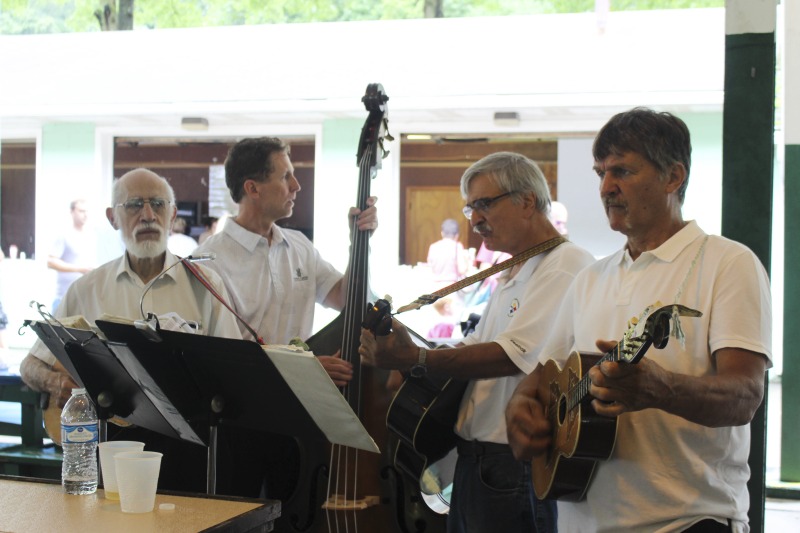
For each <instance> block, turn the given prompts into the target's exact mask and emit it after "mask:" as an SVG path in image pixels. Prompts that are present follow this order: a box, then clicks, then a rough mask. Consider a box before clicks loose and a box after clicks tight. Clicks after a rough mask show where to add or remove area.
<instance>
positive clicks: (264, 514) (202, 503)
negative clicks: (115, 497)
mask: <svg viewBox="0 0 800 533" xmlns="http://www.w3.org/2000/svg"><path fill="white" fill-rule="evenodd" d="M162 503H172V504H174V505H175V508H174V509H173V510H161V509H159V505H160V504H162ZM279 514H280V502H279V501H276V500H251V499H245V498H229V497H225V496H204V495H196V496H188V495H177V494H173V493H159V494H157V495H156V504H155V508H154V509H153V511H152V512H150V513H141V514H130V513H123V512H122V511H121V510H120V507H119V502H118V501H111V500H107V499H105V497H104V494H103V489H98V490H97V492H96V493H95V494H89V495H83V496H74V495H70V494H65V493H64V490H63V489H62V488H61V484H60V483H57V482H53V481H48V480H38V479H32V478H21V477H10V476H0V531H3V532H29V531H36V532H42V533H44V532H49V531H52V532H63V531H86V532H95V531H113V532H114V533H127V532H131V533H134V532H136V533H141V532H148V531H155V532H158V533H171V532H175V533H178V532H180V533H184V532H195V531H225V532H226V533H227V532H245V531H258V532H261V531H272V527H273V521H274V520H275V519H276V518H278V515H279Z"/></svg>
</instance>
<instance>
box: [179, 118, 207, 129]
mask: <svg viewBox="0 0 800 533" xmlns="http://www.w3.org/2000/svg"><path fill="white" fill-rule="evenodd" d="M181 128H183V129H185V130H194V131H205V130H207V129H208V119H207V118H203V117H183V118H182V119H181Z"/></svg>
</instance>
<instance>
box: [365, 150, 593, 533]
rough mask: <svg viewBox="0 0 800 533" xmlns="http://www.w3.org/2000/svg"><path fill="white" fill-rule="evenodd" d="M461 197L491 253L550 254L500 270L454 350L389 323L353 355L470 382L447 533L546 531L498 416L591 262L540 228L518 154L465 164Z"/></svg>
mask: <svg viewBox="0 0 800 533" xmlns="http://www.w3.org/2000/svg"><path fill="white" fill-rule="evenodd" d="M461 194H462V196H463V197H464V198H465V199H466V200H467V205H466V206H465V207H464V214H465V215H466V217H467V218H469V220H470V223H471V225H472V227H473V231H475V232H476V233H479V234H480V235H481V236H482V237H483V239H484V242H485V244H486V246H487V248H489V249H490V250H496V251H502V252H507V253H509V254H512V255H517V254H521V253H524V252H526V251H531V250H532V249H534V248H536V247H539V245H543V244H545V243H548V242H550V243H552V244H553V245H555V247H554V248H550V249H549V250H548V251H547V252H546V253H545V252H543V253H541V254H537V255H535V256H532V257H530V258H529V259H527V260H525V261H523V262H520V263H518V264H516V265H514V266H512V267H511V268H509V269H508V270H505V271H504V272H503V274H502V276H501V277H500V279H499V280H498V281H499V283H498V286H497V288H496V289H495V291H494V292H493V293H492V296H491V298H490V300H489V303H488V306H487V307H486V311H485V312H484V315H483V317H482V318H481V321H480V322H479V323H478V326H477V329H476V330H475V332H474V333H473V334H471V335H469V336H468V337H466V338H465V339H464V340H463V341H462V342H461V344H459V345H458V346H456V347H455V348H447V349H440V350H431V351H427V352H426V351H425V350H423V349H421V348H418V347H417V346H416V345H415V344H414V342H413V341H412V340H411V338H410V335H409V333H408V330H406V329H405V327H403V325H402V324H401V323H400V322H398V321H396V320H395V321H394V322H393V328H394V332H393V333H391V334H389V335H387V336H378V337H376V336H375V335H373V333H372V332H370V331H367V330H362V334H361V348H360V349H359V351H360V353H361V354H362V357H363V359H364V361H365V362H367V363H371V364H375V365H376V366H379V367H383V368H391V369H397V370H402V371H406V370H409V369H411V368H412V367H414V370H413V372H412V373H413V374H414V375H419V373H420V372H421V371H424V372H427V373H429V374H431V375H436V376H445V377H453V378H458V379H464V380H469V382H468V385H467V388H466V392H465V393H464V396H463V399H462V400H461V406H460V409H459V415H458V420H457V422H456V424H455V428H454V430H455V432H456V434H457V436H458V461H457V465H456V471H455V478H454V482H453V492H452V498H451V502H450V504H451V506H450V513H449V515H448V519H447V529H448V531H449V532H451V533H453V532H460V533H466V532H469V533H482V532H486V533H494V532H496V531H503V532H512V531H518V532H525V533H530V532H532V531H538V532H539V533H544V532H548V531H552V528H553V526H554V520H555V516H554V513H555V504H554V502H544V501H538V500H534V498H533V495H532V491H531V486H530V485H531V481H530V467H529V465H528V464H527V463H523V462H520V461H517V460H516V459H514V457H513V456H512V454H511V449H510V448H509V446H508V441H507V438H506V428H505V420H504V418H503V411H504V409H505V406H506V403H507V402H508V399H509V398H510V396H511V393H512V392H513V390H514V387H515V386H516V385H517V383H519V381H520V380H521V379H522V378H523V376H524V375H525V373H527V372H530V371H532V370H533V368H534V364H535V362H536V357H537V355H538V353H539V350H540V349H541V345H542V343H543V342H544V340H545V338H546V336H547V333H548V332H549V331H550V328H551V326H552V322H553V318H554V316H555V310H556V309H557V308H558V304H559V303H560V301H561V299H562V298H563V295H564V292H565V291H566V289H567V287H568V286H569V284H570V283H571V282H572V280H573V278H574V276H575V274H576V273H577V272H578V271H579V270H581V269H582V268H584V267H585V266H587V265H589V264H591V263H592V262H593V260H594V259H593V257H592V256H591V255H590V254H589V253H588V252H586V251H585V250H582V249H581V248H579V247H578V246H576V245H574V244H572V243H570V242H566V241H565V240H562V239H561V237H560V235H559V233H558V231H556V229H555V228H554V227H553V225H552V224H551V223H550V221H549V220H548V211H549V206H550V192H549V189H548V185H547V182H546V181H545V178H544V176H543V174H542V172H541V170H539V167H537V166H536V164H535V163H534V162H533V161H531V160H530V159H528V158H526V157H524V156H522V155H520V154H515V153H509V152H499V153H495V154H491V155H489V156H486V157H484V158H483V159H481V160H480V161H478V162H476V163H475V164H473V165H472V166H471V167H470V168H468V169H467V171H466V172H465V173H464V175H463V176H462V178H461ZM501 204H502V205H501ZM554 239H555V240H554ZM542 248H544V247H542Z"/></svg>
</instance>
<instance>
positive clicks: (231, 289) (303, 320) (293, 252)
mask: <svg viewBox="0 0 800 533" xmlns="http://www.w3.org/2000/svg"><path fill="white" fill-rule="evenodd" d="M206 252H214V253H215V254H216V259H215V260H214V261H212V262H209V263H205V264H206V265H208V267H209V268H212V269H214V270H215V271H217V272H218V273H219V274H220V276H221V277H222V279H223V281H224V283H225V287H226V288H227V289H228V293H229V294H230V297H231V300H232V302H233V307H234V309H236V312H237V313H239V315H241V316H242V318H244V319H245V321H247V323H248V324H250V326H251V327H253V328H254V329H255V330H256V331H257V332H258V333H259V334H260V335H261V336H262V337H263V338H264V340H265V341H266V342H267V343H268V344H287V343H288V342H289V340H290V339H291V338H292V337H300V338H301V339H303V340H306V339H308V337H309V336H310V335H311V330H312V328H313V322H314V306H315V303H320V304H321V303H323V302H324V300H325V298H326V297H327V296H328V293H329V292H330V291H331V289H332V288H333V286H334V285H335V284H336V282H338V281H339V280H340V279H342V277H343V275H342V274H341V273H340V272H339V271H337V270H336V269H335V268H333V266H332V265H331V264H330V263H328V262H327V261H325V260H324V259H322V257H321V256H320V254H319V251H317V249H316V248H314V245H313V244H312V243H311V241H309V240H308V239H307V238H306V236H305V235H303V234H302V233H301V232H299V231H297V230H291V229H285V228H280V227H278V226H275V225H273V227H272V244H270V243H269V241H268V240H267V239H266V238H264V237H262V236H261V235H259V234H257V233H253V232H251V231H249V230H246V229H245V228H243V227H242V226H240V225H239V224H237V223H236V222H235V221H234V220H233V219H228V220H227V222H226V223H225V227H224V228H223V230H222V231H221V232H220V233H217V234H216V235H212V236H211V237H209V238H208V239H207V240H206V241H205V242H204V243H203V244H202V245H201V246H200V247H199V248H198V249H197V250H196V251H195V253H206ZM240 329H241V331H242V336H243V337H244V338H245V339H249V338H250V337H251V335H250V334H249V333H248V332H247V330H246V328H244V327H240Z"/></svg>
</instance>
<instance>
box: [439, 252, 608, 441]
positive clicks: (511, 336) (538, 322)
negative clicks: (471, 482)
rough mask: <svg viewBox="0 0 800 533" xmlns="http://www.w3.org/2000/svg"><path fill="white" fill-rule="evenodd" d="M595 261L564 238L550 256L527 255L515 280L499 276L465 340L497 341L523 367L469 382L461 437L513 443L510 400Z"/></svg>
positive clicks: (458, 427)
mask: <svg viewBox="0 0 800 533" xmlns="http://www.w3.org/2000/svg"><path fill="white" fill-rule="evenodd" d="M593 262H594V257H592V255H591V254H590V253H589V252H587V251H586V250H583V249H582V248H580V247H578V246H576V245H575V244H573V243H571V242H565V243H564V244H562V245H560V246H558V247H557V248H556V249H554V250H552V251H551V252H549V253H548V254H547V255H543V256H542V255H540V256H536V257H533V258H531V259H528V260H527V261H526V262H525V263H524V264H523V265H522V268H521V269H520V271H519V272H518V273H517V275H516V276H514V277H513V278H511V279H509V277H508V271H505V272H504V273H503V275H502V276H501V277H500V278H499V280H498V281H499V283H498V285H497V288H496V289H495V290H494V292H493V293H492V296H491V298H490V299H489V304H488V305H487V306H486V310H485V311H484V312H483V316H481V319H480V321H479V322H478V326H477V328H475V332H474V333H472V334H471V335H469V336H468V337H467V338H465V339H464V340H463V341H462V342H463V343H464V344H466V345H470V344H477V343H482V342H496V343H497V344H499V345H500V346H502V348H503V350H505V352H506V355H508V357H509V359H511V360H512V361H513V362H514V364H515V365H517V366H518V367H519V370H520V371H519V372H518V373H517V374H514V375H512V376H505V377H501V378H492V379H476V380H472V381H470V382H469V385H468V386H467V390H466V391H465V392H464V398H463V400H462V401H461V408H460V410H459V414H458V421H457V422H456V428H455V429H456V433H457V434H458V435H459V436H460V437H461V438H463V439H466V440H473V439H477V440H481V441H488V442H497V443H501V444H506V443H508V437H507V435H506V419H505V409H506V405H507V404H508V400H510V399H511V395H512V393H513V392H514V389H515V388H516V387H517V385H518V384H519V382H520V381H521V380H522V378H523V377H525V374H529V373H530V372H532V371H533V369H534V368H536V362H537V356H538V355H539V351H540V350H541V348H542V345H543V344H544V341H545V339H546V338H547V335H548V333H549V332H550V329H551V327H552V325H553V321H554V320H555V315H556V310H557V309H558V305H559V303H560V302H561V299H562V298H563V297H564V293H565V292H566V291H567V288H568V287H569V285H570V283H572V280H573V279H574V278H575V275H576V274H577V273H578V272H579V271H580V270H581V269H582V268H584V267H586V266H587V265H590V264H592V263H593Z"/></svg>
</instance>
